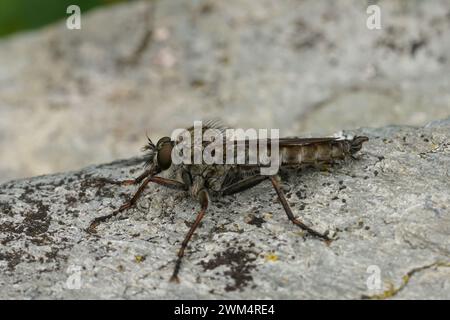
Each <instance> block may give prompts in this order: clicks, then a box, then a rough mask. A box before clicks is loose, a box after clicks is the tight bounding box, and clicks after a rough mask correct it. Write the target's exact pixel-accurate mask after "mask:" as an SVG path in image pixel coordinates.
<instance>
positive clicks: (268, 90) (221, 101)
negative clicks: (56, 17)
mask: <svg viewBox="0 0 450 320" xmlns="http://www.w3.org/2000/svg"><path fill="white" fill-rule="evenodd" d="M376 3H377V4H378V5H379V6H380V8H381V14H382V17H381V22H382V29H381V30H368V29H367V28H366V19H367V17H368V15H367V13H366V9H367V6H368V2H367V1H359V0H348V1H347V0H345V1H333V2H332V3H330V1H329V0H319V1H318V0H306V1H282V2H280V1H275V0H260V1H252V0H244V1H242V0H239V1H220V2H218V1H210V0H199V1H186V0H165V1H151V2H146V1H133V2H129V3H125V4H121V5H118V6H109V7H104V8H101V9H99V10H95V11H92V12H87V13H85V12H83V13H82V20H81V22H82V29H81V30H67V29H66V27H65V20H62V21H60V22H58V23H56V24H54V25H52V26H49V27H47V28H44V29H42V30H39V31H35V32H30V33H23V34H19V35H15V36H14V37H11V38H8V39H2V40H1V41H0V65H1V68H0V88H1V89H0V150H2V152H0V181H7V180H8V179H13V178H19V177H27V176H34V175H38V174H43V173H54V172H59V171H67V170H75V169H77V168H81V167H83V166H87V165H89V164H92V163H104V162H107V161H112V160H113V159H118V158H126V157H129V156H130V155H131V154H133V153H134V152H135V150H137V148H139V147H140V145H141V143H142V138H143V137H144V134H145V132H146V131H148V133H149V135H150V137H151V138H154V137H156V136H159V135H161V134H167V128H176V127H185V126H186V125H190V124H191V123H192V120H194V119H195V120H197V119H207V118H220V119H222V120H224V121H225V122H226V123H228V124H229V125H231V126H233V127H240V128H247V127H256V128H282V129H283V134H284V135H298V134H301V133H306V132H308V133H310V132H316V133H321V134H322V133H326V134H329V133H332V132H334V131H337V130H340V129H341V128H358V127H364V126H374V127H380V126H385V125H389V124H405V125H418V126H421V125H424V124H425V123H427V122H429V121H431V120H434V119H443V118H446V117H448V116H449V115H450V103H449V101H450V90H449V88H450V78H449V77H448V75H449V74H450V40H449V37H448V30H449V28H450V19H449V18H448V17H449V12H450V2H449V1H448V0H433V1H406V0H380V1H377V2H376Z"/></svg>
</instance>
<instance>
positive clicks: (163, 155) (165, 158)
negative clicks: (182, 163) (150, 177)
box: [158, 143, 172, 170]
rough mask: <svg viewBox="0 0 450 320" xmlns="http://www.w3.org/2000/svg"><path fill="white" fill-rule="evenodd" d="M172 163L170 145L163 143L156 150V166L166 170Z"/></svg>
mask: <svg viewBox="0 0 450 320" xmlns="http://www.w3.org/2000/svg"><path fill="white" fill-rule="evenodd" d="M171 165H172V145H171V144H170V143H165V144H163V146H162V147H161V149H159V151H158V166H159V167H160V168H161V169H162V170H167V169H169V168H170V166H171Z"/></svg>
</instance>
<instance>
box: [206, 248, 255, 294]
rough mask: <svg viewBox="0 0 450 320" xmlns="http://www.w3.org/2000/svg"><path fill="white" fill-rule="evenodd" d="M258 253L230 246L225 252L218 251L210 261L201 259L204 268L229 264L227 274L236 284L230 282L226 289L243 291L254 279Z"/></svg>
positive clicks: (208, 268)
mask: <svg viewBox="0 0 450 320" xmlns="http://www.w3.org/2000/svg"><path fill="white" fill-rule="evenodd" d="M256 257H257V254H256V253H255V252H253V251H250V250H246V249H242V248H237V249H236V248H235V247H230V248H227V249H226V250H225V251H223V252H219V253H216V254H215V255H214V258H213V259H211V260H209V261H207V262H206V261H201V262H200V264H201V265H202V266H203V269H204V270H205V271H206V270H214V269H216V268H217V267H219V266H223V265H224V266H228V267H229V270H227V271H225V272H224V275H225V276H229V277H231V278H232V279H233V280H234V284H228V285H227V286H226V287H225V291H236V290H240V291H242V290H243V289H244V288H245V287H246V286H247V285H248V284H249V282H251V281H253V277H252V276H251V274H250V273H251V271H252V270H253V269H255V268H256V265H255V264H254V263H253V262H254V261H255V260H256Z"/></svg>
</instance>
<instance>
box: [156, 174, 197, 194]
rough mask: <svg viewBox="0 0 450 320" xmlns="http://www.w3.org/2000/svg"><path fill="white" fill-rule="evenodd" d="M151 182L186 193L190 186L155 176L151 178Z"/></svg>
mask: <svg viewBox="0 0 450 320" xmlns="http://www.w3.org/2000/svg"><path fill="white" fill-rule="evenodd" d="M150 181H151V182H154V183H157V184H159V185H161V186H164V187H167V188H170V189H175V190H184V191H186V190H187V189H188V186H187V185H186V184H184V183H183V182H180V181H177V180H171V179H166V178H161V177H156V176H154V177H150Z"/></svg>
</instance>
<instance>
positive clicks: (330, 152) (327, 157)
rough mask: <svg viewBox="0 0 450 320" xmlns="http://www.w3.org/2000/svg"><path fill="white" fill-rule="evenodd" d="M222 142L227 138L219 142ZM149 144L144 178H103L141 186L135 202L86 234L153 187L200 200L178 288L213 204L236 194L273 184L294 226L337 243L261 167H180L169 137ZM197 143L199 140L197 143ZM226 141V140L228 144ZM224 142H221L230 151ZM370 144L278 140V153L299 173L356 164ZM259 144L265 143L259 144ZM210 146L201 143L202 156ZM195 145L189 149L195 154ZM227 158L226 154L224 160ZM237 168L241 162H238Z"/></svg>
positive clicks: (359, 138) (202, 164)
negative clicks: (300, 214) (297, 212)
mask: <svg viewBox="0 0 450 320" xmlns="http://www.w3.org/2000/svg"><path fill="white" fill-rule="evenodd" d="M208 129H217V130H221V131H224V130H225V128H224V127H222V126H220V125H218V124H217V123H214V122H208V123H206V124H205V125H203V126H202V133H204V132H205V131H206V130H208ZM187 132H188V133H189V135H191V136H194V127H191V128H189V129H187ZM220 137H222V136H220ZM147 139H148V143H147V145H146V146H145V147H144V148H143V150H144V151H145V152H146V156H145V160H146V166H145V170H144V172H143V173H142V174H141V175H139V176H138V177H137V178H135V179H130V180H124V181H112V180H109V179H106V178H99V179H100V180H102V181H103V182H106V183H112V184H117V185H139V184H140V186H139V188H138V190H137V191H136V193H135V194H134V195H133V197H131V199H130V200H129V201H127V202H125V203H124V204H123V205H122V206H120V207H119V208H118V209H116V210H115V211H113V212H112V213H110V214H108V215H104V216H100V217H97V218H95V219H93V220H92V222H91V223H90V225H89V227H88V229H87V231H88V232H89V233H95V232H96V227H97V225H98V224H100V223H101V222H104V221H106V220H108V219H110V218H112V217H114V216H116V215H117V214H119V213H120V212H122V211H125V210H127V209H129V208H131V207H133V206H134V205H135V204H136V201H137V200H138V199H139V197H140V196H141V195H142V193H143V191H144V189H145V188H146V186H147V185H148V184H149V183H150V182H153V183H157V184H159V185H162V186H165V187H168V188H171V189H175V190H180V191H187V192H189V193H190V194H191V196H192V197H193V198H194V199H196V200H197V201H198V202H199V204H200V210H199V212H198V214H197V216H196V219H195V221H194V223H193V224H192V225H191V227H190V229H189V231H188V233H187V234H186V236H185V238H184V240H183V242H182V243H181V247H180V249H179V251H178V258H177V260H176V262H175V267H174V270H173V274H172V277H171V278H170V280H171V281H173V282H179V278H178V273H179V271H180V267H181V262H182V259H183V256H184V253H185V250H186V247H187V245H188V243H189V241H190V239H191V237H192V235H193V233H194V232H195V230H196V229H197V227H198V226H199V224H200V221H201V220H202V219H203V217H204V215H205V213H206V210H207V208H208V205H209V203H210V201H211V200H210V199H214V198H217V197H220V196H227V195H231V194H234V193H238V192H241V191H244V190H246V189H249V188H252V187H254V186H256V185H258V184H259V183H261V182H263V181H265V180H270V182H271V184H272V186H273V188H274V189H275V192H276V194H277V196H278V199H279V201H280V203H281V205H282V206H283V208H284V211H285V212H286V214H287V217H288V218H289V220H290V221H291V222H292V223H294V224H295V225H297V226H298V227H300V228H301V229H303V230H305V231H307V233H309V234H310V235H312V236H314V237H316V238H318V239H320V240H322V241H324V242H325V243H327V244H329V243H330V242H331V241H332V240H333V239H331V238H329V237H328V233H327V232H325V233H320V232H318V231H316V230H314V229H312V228H311V227H309V226H307V225H306V224H304V223H303V222H302V221H300V220H299V219H298V218H296V217H295V216H294V214H293V212H292V210H291V208H290V206H289V203H288V201H287V200H286V197H285V195H284V192H283V190H282V188H281V184H280V178H279V176H278V175H277V174H275V175H262V174H261V168H262V167H263V165H262V164H261V163H256V164H247V162H245V163H244V164H242V165H241V164H228V162H224V164H218V163H213V164H206V163H205V162H200V164H195V162H193V163H192V164H185V163H180V164H175V163H174V162H173V161H172V160H173V159H172V158H173V153H172V150H173V148H174V147H175V145H176V142H175V141H172V140H171V138H169V137H163V138H161V139H160V140H159V141H158V142H157V143H156V145H155V144H153V142H152V141H151V140H150V139H149V138H148V137H147ZM194 139H195V138H194ZM225 140H226V139H225ZM225 140H220V141H222V143H223V144H224V145H225V143H226V142H229V141H225ZM366 141H368V138H367V137H365V136H355V137H354V138H352V139H347V138H334V137H325V138H296V137H295V138H280V139H278V145H279V148H278V152H279V164H280V166H281V167H287V168H289V167H291V168H292V167H294V168H295V167H300V166H309V165H318V164H319V165H320V164H332V163H335V162H336V161H337V160H343V159H346V158H349V157H351V158H353V155H354V154H355V153H356V152H358V151H359V150H360V149H361V147H362V144H363V143H364V142H366ZM258 142H260V141H259V140H258ZM209 143H211V142H205V141H202V142H201V149H202V151H203V150H204V149H205V148H206V147H207V146H208V144H209ZM263 143H268V150H269V153H270V150H271V149H270V141H269V140H264V142H263ZM194 144H195V143H194V142H193V143H192V145H191V146H190V147H192V148H194V146H193V145H194ZM239 144H243V145H244V149H243V150H245V157H246V159H247V160H248V154H249V147H250V146H251V145H252V144H251V141H250V140H245V141H234V142H233V144H232V148H234V150H235V151H236V150H237V148H238V145H239ZM236 155H237V152H233V156H236ZM223 157H224V158H225V157H226V152H225V153H224V154H223ZM234 163H237V162H234ZM163 172H164V173H165V174H166V175H167V176H168V177H170V178H166V177H161V176H157V175H158V174H159V173H163Z"/></svg>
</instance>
